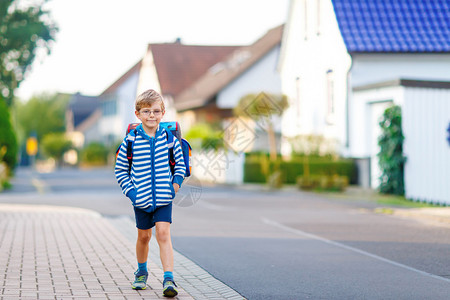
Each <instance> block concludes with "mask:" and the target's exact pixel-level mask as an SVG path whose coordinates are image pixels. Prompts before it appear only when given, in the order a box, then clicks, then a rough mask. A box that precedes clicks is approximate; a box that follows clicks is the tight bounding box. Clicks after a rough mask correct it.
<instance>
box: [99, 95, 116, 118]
mask: <svg viewBox="0 0 450 300" xmlns="http://www.w3.org/2000/svg"><path fill="white" fill-rule="evenodd" d="M101 103H102V114H103V115H104V116H112V115H115V114H117V99H116V97H115V96H106V97H104V98H103V99H102V100H101Z"/></svg>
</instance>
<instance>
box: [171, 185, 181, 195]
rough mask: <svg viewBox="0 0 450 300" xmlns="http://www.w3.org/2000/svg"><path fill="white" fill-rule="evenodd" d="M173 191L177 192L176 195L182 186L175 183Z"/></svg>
mask: <svg viewBox="0 0 450 300" xmlns="http://www.w3.org/2000/svg"><path fill="white" fill-rule="evenodd" d="M173 189H174V190H175V194H176V193H178V190H179V189H180V185H179V184H178V183H174V184H173Z"/></svg>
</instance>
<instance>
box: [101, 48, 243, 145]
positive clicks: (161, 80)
mask: <svg viewBox="0 0 450 300" xmlns="http://www.w3.org/2000/svg"><path fill="white" fill-rule="evenodd" d="M238 48H239V47H238V46H199V45H184V44H182V43H181V41H180V40H177V41H175V42H174V43H164V44H149V45H148V48H147V50H146V53H145V55H144V57H143V58H142V59H141V60H140V61H139V62H137V63H136V64H135V65H134V66H133V67H131V68H130V69H129V70H128V71H127V72H126V73H125V74H123V75H122V76H121V77H120V78H119V79H117V80H116V81H115V82H114V83H113V84H112V85H111V86H109V87H108V88H107V89H106V90H105V91H104V92H103V93H102V94H101V95H100V98H101V111H102V115H101V118H100V119H99V130H100V133H101V135H102V136H103V137H104V142H105V143H108V144H112V143H115V142H117V141H120V140H121V139H122V138H123V136H124V132H125V131H124V130H125V128H126V127H127V124H129V123H133V122H138V121H139V120H138V119H137V118H136V117H135V114H134V101H135V99H136V96H137V95H139V94H140V93H141V92H143V91H145V90H147V89H149V88H152V89H155V90H157V91H158V92H160V93H161V94H162V96H163V98H164V100H165V101H166V107H167V108H168V109H167V112H166V114H165V116H164V120H174V119H175V116H176V111H175V107H174V103H173V101H174V98H175V97H176V96H177V95H178V94H179V93H181V92H182V91H183V90H184V89H186V88H187V87H188V86H190V85H191V84H192V83H193V82H195V81H196V80H197V79H198V78H199V77H201V76H202V75H203V74H204V73H205V72H207V70H208V69H209V68H210V67H212V66H213V65H215V64H216V63H217V62H219V61H221V60H223V59H225V57H226V56H227V55H229V54H230V53H232V52H233V51H234V50H236V49H238Z"/></svg>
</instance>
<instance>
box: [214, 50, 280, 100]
mask: <svg viewBox="0 0 450 300" xmlns="http://www.w3.org/2000/svg"><path fill="white" fill-rule="evenodd" d="M279 52H280V47H279V46H277V47H275V48H274V49H272V50H271V51H270V52H269V53H268V54H266V55H265V56H264V57H263V58H261V59H260V60H259V61H258V62H257V63H255V64H254V65H253V66H251V67H250V68H249V69H248V70H246V71H245V72H244V73H242V74H241V75H240V76H239V77H238V78H236V79H235V80H233V81H232V82H231V83H230V84H228V85H227V86H226V87H225V88H223V89H222V90H221V91H220V92H219V93H218V95H217V106H218V107H219V108H222V109H226V108H234V107H235V106H236V105H237V103H238V102H239V100H240V99H241V98H242V97H243V96H245V95H247V94H251V93H254V94H259V93H260V92H267V93H274V94H279V93H281V79H280V75H279V74H278V72H277V69H276V67H277V62H278V57H279Z"/></svg>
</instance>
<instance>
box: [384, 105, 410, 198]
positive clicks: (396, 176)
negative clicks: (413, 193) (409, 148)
mask: <svg viewBox="0 0 450 300" xmlns="http://www.w3.org/2000/svg"><path fill="white" fill-rule="evenodd" d="M380 127H381V130H382V133H381V136H380V138H379V140H378V145H379V146H380V152H379V153H378V158H379V165H380V169H381V172H382V174H381V177H380V192H381V193H384V194H394V195H404V194H405V187H404V182H403V173H404V165H405V160H406V159H405V157H404V156H403V139H404V137H403V133H402V111H401V108H400V106H392V107H390V108H388V109H386V110H385V112H384V114H383V119H382V120H381V122H380Z"/></svg>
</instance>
